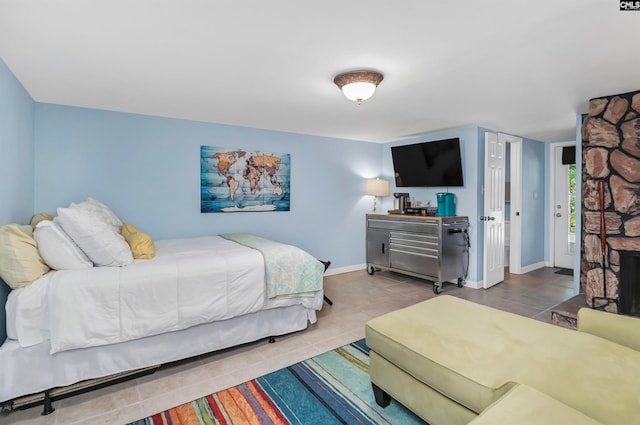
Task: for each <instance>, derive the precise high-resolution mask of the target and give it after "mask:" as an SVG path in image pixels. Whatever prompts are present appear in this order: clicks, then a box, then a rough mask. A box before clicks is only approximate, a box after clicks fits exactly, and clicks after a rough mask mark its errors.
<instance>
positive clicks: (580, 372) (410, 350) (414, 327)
mask: <svg viewBox="0 0 640 425" xmlns="http://www.w3.org/2000/svg"><path fill="white" fill-rule="evenodd" d="M366 337H367V345H369V347H371V349H372V350H373V351H375V352H376V353H378V354H379V355H381V356H383V357H384V358H386V359H387V360H388V361H390V362H392V363H394V364H395V365H397V366H398V367H400V368H401V369H403V370H405V371H407V372H408V373H410V374H411V375H412V376H414V377H416V378H417V379H419V380H420V381H422V382H424V383H426V384H428V385H430V386H431V387H433V388H434V389H436V390H437V391H439V392H441V393H442V394H444V395H446V396H448V397H450V398H452V399H454V400H455V401H457V402H459V403H460V404H462V405H464V406H466V407H468V408H470V409H471V410H474V411H475V412H477V413H480V412H481V411H483V410H484V409H485V408H487V407H488V406H489V405H490V404H491V403H493V402H494V401H496V400H497V399H498V398H500V397H501V396H502V395H503V394H505V393H506V392H507V391H508V390H509V389H510V388H511V387H513V386H514V385H515V383H519V384H526V385H528V386H530V387H532V388H535V389H537V390H539V391H541V392H543V393H545V394H547V395H549V396H550V397H552V398H555V399H557V400H558V401H560V402H562V403H564V404H566V405H568V406H570V407H572V408H574V409H576V410H578V411H581V412H583V413H585V414H586V415H587V416H590V417H592V418H594V419H596V420H598V421H600V422H602V423H605V424H606V423H609V424H632V423H640V422H639V421H640V417H638V416H637V409H638V405H639V402H640V385H638V383H639V382H640V353H639V352H637V351H634V350H632V349H630V348H627V347H623V346H621V345H618V344H615V343H612V342H610V341H607V340H604V339H601V338H597V337H594V336H592V335H587V334H583V333H581V332H576V331H573V330H569V329H565V328H561V327H558V326H554V325H551V324H548V323H543V322H540V321H537V320H533V319H529V318H525V317H522V316H518V315H515V314H511V313H507V312H504V311H501V310H496V309H493V308H489V307H486V306H482V305H479V304H474V303H472V302H469V301H465V300H461V299H458V298H455V297H452V296H446V295H445V296H439V297H436V298H434V299H431V300H429V301H425V302H422V303H419V304H416V305H414V306H411V307H407V308H405V309H402V310H398V311H394V312H391V313H388V314H385V315H383V316H381V317H378V318H375V319H372V320H370V321H369V322H368V323H367V327H366Z"/></svg>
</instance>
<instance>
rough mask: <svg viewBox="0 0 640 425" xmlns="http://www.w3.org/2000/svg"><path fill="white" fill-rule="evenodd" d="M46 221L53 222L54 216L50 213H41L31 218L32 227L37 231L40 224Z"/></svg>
mask: <svg viewBox="0 0 640 425" xmlns="http://www.w3.org/2000/svg"><path fill="white" fill-rule="evenodd" d="M44 220H49V221H52V220H53V216H52V215H51V214H49V213H48V212H41V213H38V214H35V215H34V216H33V217H31V227H32V228H33V230H35V229H36V226H37V225H38V223H40V222H41V221H44Z"/></svg>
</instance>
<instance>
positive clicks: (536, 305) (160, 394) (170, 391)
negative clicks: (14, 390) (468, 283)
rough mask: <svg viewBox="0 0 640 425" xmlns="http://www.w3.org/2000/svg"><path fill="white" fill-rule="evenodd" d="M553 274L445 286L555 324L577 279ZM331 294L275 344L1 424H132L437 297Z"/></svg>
mask: <svg viewBox="0 0 640 425" xmlns="http://www.w3.org/2000/svg"><path fill="white" fill-rule="evenodd" d="M554 272H555V269H552V268H545V269H540V270H536V271H534V272H531V273H527V274H524V275H510V274H508V273H507V274H506V276H505V281H504V282H502V283H499V284H498V285H496V286H494V287H492V288H490V289H488V290H482V289H470V288H458V287H457V286H455V285H445V286H444V289H443V294H450V295H454V296H457V297H460V298H465V299H468V300H470V301H474V302H477V303H481V304H485V305H488V306H491V307H495V308H499V309H502V310H506V311H510V312H512V313H516V314H520V315H522V316H527V317H532V318H535V319H538V320H542V321H545V322H550V320H551V309H552V307H554V306H555V305H557V304H559V303H561V302H562V301H564V300H566V299H568V298H570V297H571V296H573V289H572V287H573V278H572V277H571V276H563V275H559V274H555V273H554ZM325 293H326V294H327V296H328V297H329V298H331V299H332V300H333V301H334V304H333V306H328V305H327V304H325V305H324V308H323V309H322V311H320V312H319V313H318V322H317V323H316V324H314V325H312V326H310V327H309V328H308V329H307V330H305V331H302V332H298V333H295V334H292V335H287V336H283V337H279V338H278V339H277V342H276V343H274V344H269V343H268V342H267V341H266V340H262V341H258V342H255V343H252V344H247V345H244V346H241V347H237V348H233V349H229V350H224V351H221V352H217V353H214V354H209V355H206V356H201V357H198V358H196V359H193V360H190V361H185V362H181V363H177V364H172V365H170V366H167V367H164V368H162V369H161V370H159V371H157V372H156V373H154V374H153V375H149V376H145V377H142V378H138V379H135V380H132V381H129V382H125V383H122V384H117V385H113V386H110V387H107V388H103V389H100V390H96V391H92V392H90V393H86V394H82V395H78V396H75V397H70V398H67V399H63V400H60V401H57V402H55V403H54V407H55V408H56V411H55V412H54V413H53V414H51V415H48V416H40V412H41V411H42V406H38V407H35V408H31V409H27V410H23V411H15V412H11V413H9V414H5V415H0V424H3V425H4V424H6V425H12V424H21V425H26V424H34V425H35V424H38V425H40V424H47V425H72V424H73V425H81V424H83V425H84V424H91V425H101V424H105V425H106V424H109V425H113V424H125V423H127V422H130V421H133V420H136V419H140V418H143V417H146V416H149V415H152V414H154V413H157V412H160V411H162V410H166V409H168V408H170V407H173V406H176V405H179V404H182V403H185V402H188V401H191V400H193V399H195V398H199V397H202V396H205V395H207V394H211V393H213V392H216V391H218V390H222V389H225V388H228V387H231V386H234V385H237V384H239V383H242V382H245V381H247V380H250V379H253V378H256V377H258V376H262V375H264V374H266V373H269V372H271V371H274V370H277V369H280V368H282V367H285V366H288V365H291V364H294V363H297V362H299V361H302V360H304V359H307V358H309V357H312V356H315V355H317V354H319V353H323V352H325V351H328V350H331V349H334V348H337V347H340V346H342V345H344V344H348V343H349V342H352V341H355V340H357V339H360V338H363V337H364V324H365V322H366V321H367V320H369V319H370V318H373V317H376V316H379V315H381V314H384V313H387V312H389V311H393V310H396V309H399V308H402V307H406V306H409V305H412V304H415V303H417V302H419V301H422V300H426V299H429V298H432V297H434V296H436V295H434V293H433V290H432V285H431V283H430V282H427V281H423V280H420V279H415V278H412V277H409V276H403V275H400V274H396V273H392V272H378V273H376V274H374V275H373V276H369V275H368V274H367V273H366V272H365V271H357V272H351V273H344V274H339V275H333V276H327V277H325Z"/></svg>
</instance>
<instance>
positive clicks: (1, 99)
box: [0, 59, 34, 344]
mask: <svg viewBox="0 0 640 425" xmlns="http://www.w3.org/2000/svg"><path fill="white" fill-rule="evenodd" d="M33 115H34V102H33V99H31V96H30V95H29V93H27V92H26V90H25V89H24V88H23V87H22V84H20V82H19V81H18V80H17V79H16V78H15V76H14V75H13V73H12V72H11V71H10V70H9V68H7V66H6V65H5V63H4V62H3V61H2V59H0V226H2V225H4V224H7V223H28V222H29V220H30V219H31V215H32V214H33V170H34V168H33V167H34V166H33V151H34V141H33V134H34V133H33ZM8 293H9V286H7V285H6V284H4V282H2V281H0V304H2V305H4V303H5V301H6V297H7V294H8ZM2 311H3V310H2ZM5 337H6V333H5V316H4V314H0V344H1V343H2V341H4V340H5Z"/></svg>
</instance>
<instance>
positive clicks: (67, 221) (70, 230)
mask: <svg viewBox="0 0 640 425" xmlns="http://www.w3.org/2000/svg"><path fill="white" fill-rule="evenodd" d="M53 221H54V223H57V224H59V225H60V227H62V230H64V231H65V233H66V234H67V235H69V237H70V238H71V239H72V240H73V241H74V242H75V243H76V244H77V245H78V246H79V247H80V249H81V250H83V251H84V253H85V254H87V257H89V259H90V260H91V261H92V262H93V264H95V265H96V266H126V265H129V264H131V263H133V255H132V254H131V248H129V244H127V242H126V241H125V240H124V238H123V237H122V235H120V232H119V231H116V230H115V228H114V226H113V225H112V224H110V223H108V222H106V221H104V219H103V216H101V215H100V214H96V213H95V210H92V209H91V208H75V207H74V208H72V207H69V208H58V216H57V217H56V218H55V219H54V220H53Z"/></svg>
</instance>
